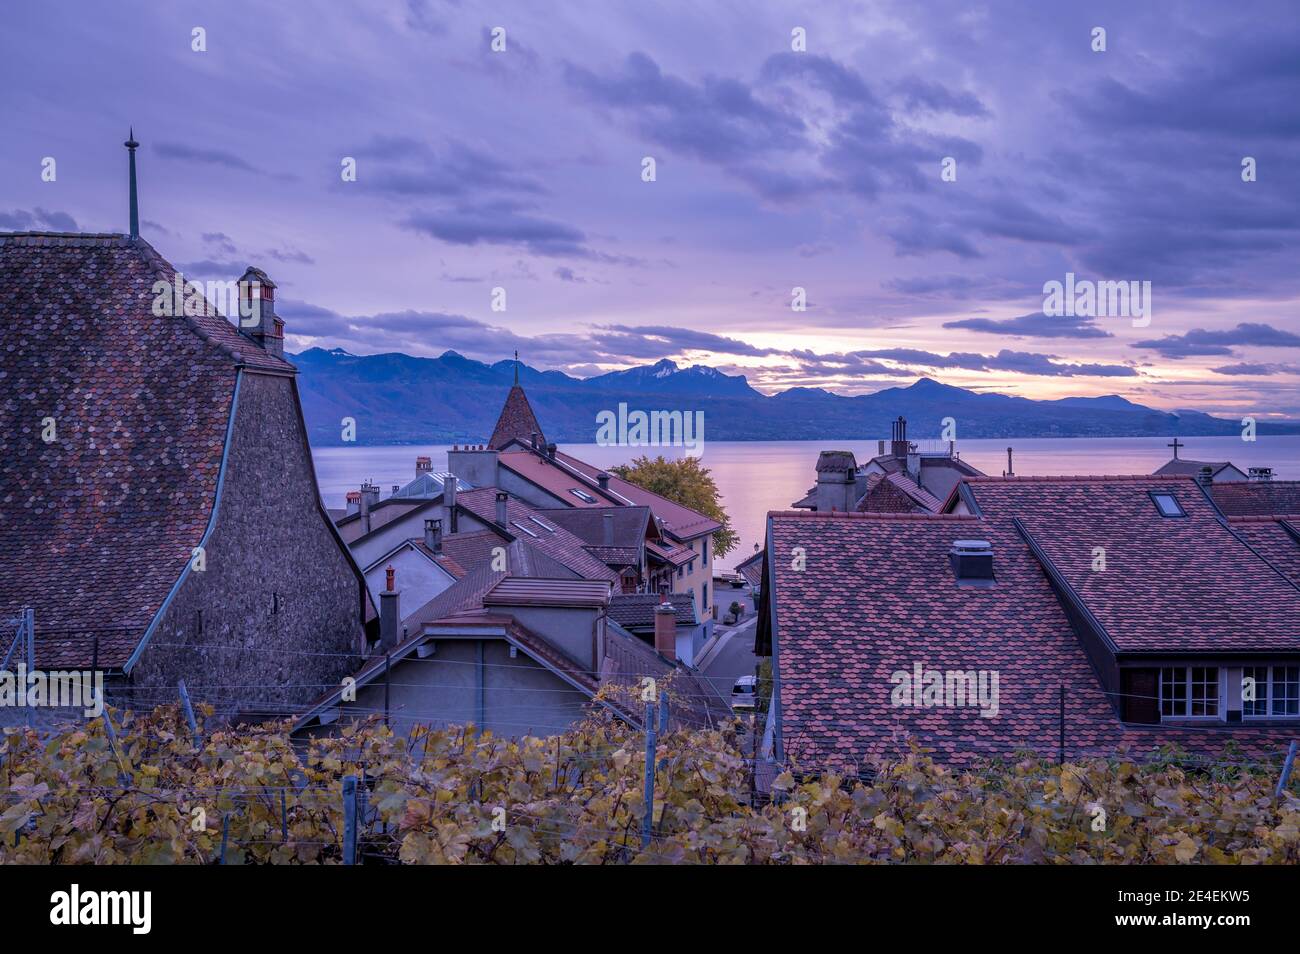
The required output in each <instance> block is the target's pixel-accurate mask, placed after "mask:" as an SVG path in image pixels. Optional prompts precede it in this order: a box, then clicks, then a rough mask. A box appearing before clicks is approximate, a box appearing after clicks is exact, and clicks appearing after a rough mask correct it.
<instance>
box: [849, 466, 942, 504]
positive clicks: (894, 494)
mask: <svg viewBox="0 0 1300 954" xmlns="http://www.w3.org/2000/svg"><path fill="white" fill-rule="evenodd" d="M942 507H943V501H942V500H940V499H939V498H938V497H936V496H935V495H934V494H932V493H930V491H928V490H926V489H925V488H924V487H921V486H918V485H917V484H916V482H915V481H913V480H912V478H911V477H908V476H907V475H906V474H904V473H901V472H895V473H891V474H878V473H872V474H869V475H868V476H867V491H866V493H864V494H863V495H862V499H861V500H859V501H858V508H857V509H858V510H861V511H871V512H876V513H938V512H939V510H940V509H942Z"/></svg>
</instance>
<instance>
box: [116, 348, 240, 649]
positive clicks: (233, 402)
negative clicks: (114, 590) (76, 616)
mask: <svg viewBox="0 0 1300 954" xmlns="http://www.w3.org/2000/svg"><path fill="white" fill-rule="evenodd" d="M243 380H244V369H243V368H242V367H241V368H239V369H238V370H236V371H235V389H234V392H233V393H232V394H231V396H230V417H229V418H228V419H227V420H226V439H225V442H224V443H223V445H222V448H221V469H220V470H218V471H217V492H216V496H215V497H214V499H213V501H212V513H211V514H209V515H208V525H207V528H206V529H205V530H204V531H203V537H202V539H200V540H199V547H200V548H203V549H206V548H207V544H208V540H209V539H210V538H211V537H212V531H213V530H215V529H216V527H217V514H218V512H219V511H220V509H221V490H222V487H223V486H224V485H225V482H226V463H227V461H228V460H229V458H230V443H231V437H232V435H233V434H234V432H235V418H236V416H237V413H238V411H239V385H240V383H241V382H242V381H243ZM193 560H194V557H193V553H192V552H191V556H190V557H189V558H188V559H186V561H185V567H184V569H182V570H181V575H180V576H179V577H178V578H177V580H176V582H175V583H173V584H172V588H171V590H169V591H168V593H167V597H166V599H164V600H163V602H162V606H160V607H158V612H157V613H155V614H154V617H153V619H152V620H151V621H150V623H149V627H148V629H146V630H145V631H144V635H143V636H141V637H140V643H139V644H138V645H137V646H136V647H135V650H134V651H133V652H132V653H131V656H130V658H129V659H127V661H126V663H125V664H124V665H123V666H122V673H123V674H124V675H130V673H131V669H132V668H133V667H134V666H135V664H136V663H137V662H139V661H140V656H141V654H142V653H143V652H144V650H145V647H146V646H147V645H148V644H149V640H150V639H151V638H153V634H154V631H155V630H157V629H158V624H159V623H161V622H162V619H163V616H165V615H166V613H167V610H168V609H170V608H171V604H172V600H174V599H175V598H176V594H177V593H179V592H180V589H181V586H182V585H183V584H184V583H185V581H186V580H187V579H189V576H190V566H191V565H192V563H193Z"/></svg>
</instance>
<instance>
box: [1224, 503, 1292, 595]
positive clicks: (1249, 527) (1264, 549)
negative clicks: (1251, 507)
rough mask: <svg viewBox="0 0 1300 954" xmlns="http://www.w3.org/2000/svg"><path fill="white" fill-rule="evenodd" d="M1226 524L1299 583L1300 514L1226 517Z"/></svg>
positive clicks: (1256, 550)
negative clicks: (1289, 515)
mask: <svg viewBox="0 0 1300 954" xmlns="http://www.w3.org/2000/svg"><path fill="white" fill-rule="evenodd" d="M1228 526H1229V527H1231V528H1232V530H1233V532H1234V533H1236V534H1237V536H1239V537H1241V538H1242V539H1243V540H1245V541H1246V543H1247V544H1249V545H1250V546H1251V547H1253V548H1254V550H1255V552H1257V553H1258V554H1259V555H1260V556H1262V557H1263V558H1264V559H1265V560H1267V561H1268V562H1269V563H1272V564H1273V565H1274V566H1275V567H1277V568H1278V569H1279V570H1281V571H1282V572H1283V573H1285V574H1286V575H1287V578H1288V579H1290V580H1291V582H1292V583H1295V584H1296V585H1298V586H1300V514H1297V515H1295V516H1291V517H1286V516H1278V517H1229V518H1228Z"/></svg>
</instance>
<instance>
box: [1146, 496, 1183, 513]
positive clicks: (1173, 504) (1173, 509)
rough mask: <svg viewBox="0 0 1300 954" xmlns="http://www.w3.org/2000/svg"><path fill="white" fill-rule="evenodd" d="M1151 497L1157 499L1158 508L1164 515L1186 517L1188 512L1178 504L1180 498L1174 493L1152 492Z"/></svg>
mask: <svg viewBox="0 0 1300 954" xmlns="http://www.w3.org/2000/svg"><path fill="white" fill-rule="evenodd" d="M1151 499H1152V500H1153V501H1155V505H1156V510H1158V511H1160V516H1162V517H1185V516H1187V512H1186V511H1184V510H1183V508H1182V507H1181V506H1179V504H1178V500H1177V498H1176V497H1174V495H1173V494H1152V495H1151Z"/></svg>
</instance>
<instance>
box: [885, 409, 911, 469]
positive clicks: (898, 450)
mask: <svg viewBox="0 0 1300 954" xmlns="http://www.w3.org/2000/svg"><path fill="white" fill-rule="evenodd" d="M889 453H891V454H893V455H894V456H895V457H898V458H905V457H907V419H906V418H904V417H903V416H902V415H901V414H900V415H899V416H898V420H896V421H895V422H894V424H893V428H892V431H891V434H890V440H889Z"/></svg>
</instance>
